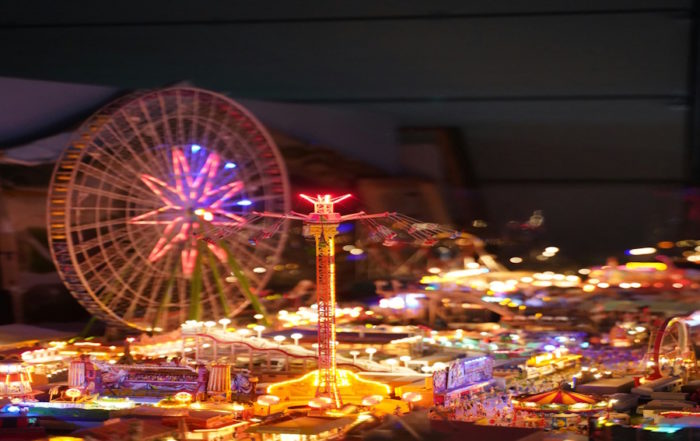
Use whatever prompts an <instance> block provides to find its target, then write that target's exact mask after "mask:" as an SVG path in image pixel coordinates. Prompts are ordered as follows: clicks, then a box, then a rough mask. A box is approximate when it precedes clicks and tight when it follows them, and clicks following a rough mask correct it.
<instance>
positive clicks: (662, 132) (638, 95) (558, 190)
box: [0, 0, 698, 256]
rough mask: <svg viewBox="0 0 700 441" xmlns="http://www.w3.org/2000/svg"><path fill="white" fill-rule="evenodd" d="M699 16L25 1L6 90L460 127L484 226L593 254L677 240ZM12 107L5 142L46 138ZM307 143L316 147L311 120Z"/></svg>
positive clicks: (8, 27)
mask: <svg viewBox="0 0 700 441" xmlns="http://www.w3.org/2000/svg"><path fill="white" fill-rule="evenodd" d="M691 6H692V2H691V1H690V0H685V1H681V0H608V1H603V0H596V1H587V2H566V3H563V2H559V1H553V0H550V1H546V0H532V1H528V2H522V1H515V0H513V1H499V2H490V1H463V0H454V1H445V0H440V1H431V2H423V1H388V2H374V1H360V2H351V3H350V2H347V3H346V2H324V1H320V0H319V1H311V2H300V1H284V2H283V1H279V2H246V3H241V2H235V3H234V2H214V1H201V2H193V1H165V0H162V1H150V2H136V1H132V0H127V1H122V2H118V3H111V2H110V3H95V2H87V1H75V2H71V4H70V7H68V6H67V5H65V4H59V3H56V2H51V1H39V0H29V1H23V2H13V3H11V4H8V3H5V4H3V8H4V11H3V12H2V13H0V53H2V54H3V59H2V62H0V76H7V77H20V78H38V79H43V80H51V81H63V82H72V83H83V84H94V85H102V86H109V87H110V88H113V89H105V91H104V95H106V96H108V95H109V94H110V93H111V92H109V91H113V90H121V89H134V88H144V87H159V86H163V85H166V84H172V83H176V82H179V81H190V82H192V83H193V84H195V85H197V86H200V87H206V88H211V89H213V90H217V91H221V92H225V93H228V94H229V95H230V96H233V97H238V98H249V99H255V100H269V101H275V102H282V103H297V104H305V105H309V106H315V107H317V108H318V109H319V110H318V112H321V113H322V112H324V109H328V108H331V109H334V110H335V111H351V112H354V113H356V114H364V115H367V116H366V119H367V120H372V119H373V116H372V115H377V118H384V119H385V120H386V121H389V123H390V124H389V125H391V124H393V126H394V127H389V126H387V128H386V130H387V131H392V130H398V129H399V128H400V127H416V126H418V127H419V126H432V127H453V128H456V129H457V130H459V131H460V133H461V134H462V136H463V140H464V144H463V146H462V147H463V148H464V151H465V153H466V158H467V160H468V163H469V165H470V174H471V175H472V176H470V178H472V179H471V182H474V183H475V185H476V188H477V190H478V192H479V194H480V195H481V197H482V198H483V200H484V204H485V212H486V215H487V216H488V217H490V218H491V219H493V220H494V222H496V223H497V224H499V225H504V224H505V222H507V221H508V220H511V219H520V220H522V219H526V218H527V217H528V216H529V215H530V214H531V213H532V211H533V210H534V209H542V210H544V212H545V216H546V218H547V225H548V234H549V235H550V238H551V239H552V241H554V242H556V244H557V245H560V246H561V247H562V248H563V250H564V251H566V249H567V248H568V249H569V250H571V253H572V254H574V255H580V256H593V255H596V256H598V255H604V254H606V253H608V252H612V251H613V250H618V249H621V248H624V247H628V246H636V245H645V244H649V243H651V242H653V241H657V240H661V239H672V240H673V239H679V238H682V235H683V234H684V231H683V229H684V226H683V225H684V219H685V218H686V216H685V210H686V208H687V207H686V201H685V199H684V198H685V196H686V195H687V194H688V193H687V192H686V191H685V189H686V188H687V187H688V186H690V185H691V184H692V183H693V182H694V181H695V180H696V179H695V178H697V176H695V175H697V173H696V174H695V175H694V174H693V172H692V169H691V167H690V165H689V164H690V160H691V159H693V158H696V157H697V156H698V155H697V153H696V152H697V151H698V149H697V148H695V147H694V145H696V144H697V142H696V140H695V138H696V137H695V135H694V133H695V130H694V126H695V124H696V123H695V114H696V112H695V101H696V98H697V94H696V90H695V89H696V87H695V81H694V78H695V77H696V66H695V63H696V59H697V57H695V56H694V55H693V54H694V52H695V50H696V49H697V44H696V41H697V35H696V32H695V18H694V17H695V16H694V15H693V13H692V10H691ZM94 92H95V94H96V96H95V97H94V98H95V99H96V100H99V99H103V98H106V96H105V97H102V98H100V93H102V92H101V91H100V90H99V89H96V90H95V91H94ZM15 100H22V98H21V97H19V98H17V97H16V98H15ZM4 101H5V102H4V105H3V103H0V111H1V112H2V113H0V128H3V127H4V129H3V131H4V132H3V133H0V141H2V139H5V140H7V139H23V140H24V139H28V138H31V137H32V134H33V133H36V132H35V130H36V128H29V126H28V127H27V129H28V130H27V132H29V133H26V134H25V133H21V132H22V130H21V129H22V127H16V125H14V124H13V125H10V124H4V125H3V124H2V123H3V121H5V122H6V121H7V119H9V116H10V115H11V114H12V113H13V112H14V111H15V109H16V108H17V105H16V104H15V103H11V104H10V105H8V100H7V98H5V100H4ZM32 102H39V103H40V102H41V100H40V99H39V100H36V99H35V100H33V101H32ZM44 103H45V108H43V110H42V112H43V113H42V114H43V115H45V117H46V118H47V121H48V119H51V120H52V121H54V122H55V121H56V120H59V121H60V118H56V117H55V115H56V114H60V113H62V109H61V107H60V106H56V105H55V102H54V101H52V99H51V98H50V97H46V99H45V100H44ZM78 107H79V106H78ZM30 111H31V109H30ZM75 112H77V113H75V114H72V115H70V116H71V117H75V116H79V111H78V110H75ZM361 121H362V118H358V119H356V120H355V121H354V122H353V124H357V125H358V126H360V125H361ZM47 124H48V123H47ZM10 126H11V131H12V133H9V131H10V129H8V127H10ZM304 130H306V131H307V134H308V136H309V137H313V136H314V134H313V133H312V132H313V124H312V123H311V121H309V123H308V128H306V126H305V128H304ZM353 130H355V131H357V130H361V127H360V128H358V129H355V127H354V126H353ZM372 130H375V131H380V130H382V129H381V128H380V127H379V126H375V127H373V129H372ZM378 136H379V135H378ZM349 144H350V145H351V144H352V143H349ZM346 148H351V147H346ZM357 149H358V151H361V150H362V149H363V146H360V145H358V146H357ZM373 154H375V155H377V156H378V157H381V156H382V155H387V157H393V155H395V154H396V152H395V151H386V152H384V151H382V149H375V150H373ZM397 161H398V160H397Z"/></svg>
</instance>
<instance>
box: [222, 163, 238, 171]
mask: <svg viewBox="0 0 700 441" xmlns="http://www.w3.org/2000/svg"><path fill="white" fill-rule="evenodd" d="M224 168H228V169H232V168H236V164H234V163H233V162H227V163H226V165H224Z"/></svg>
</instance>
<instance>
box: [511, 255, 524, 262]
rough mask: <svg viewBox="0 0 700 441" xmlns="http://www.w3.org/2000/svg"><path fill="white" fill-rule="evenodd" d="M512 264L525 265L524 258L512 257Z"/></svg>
mask: <svg viewBox="0 0 700 441" xmlns="http://www.w3.org/2000/svg"><path fill="white" fill-rule="evenodd" d="M510 263H523V258H522V257H517V256H515V257H511V258H510Z"/></svg>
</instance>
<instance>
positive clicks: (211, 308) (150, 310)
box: [48, 88, 289, 331]
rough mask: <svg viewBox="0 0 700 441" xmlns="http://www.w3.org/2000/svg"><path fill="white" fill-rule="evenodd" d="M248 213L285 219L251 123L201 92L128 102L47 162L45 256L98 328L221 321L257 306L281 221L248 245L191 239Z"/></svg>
mask: <svg viewBox="0 0 700 441" xmlns="http://www.w3.org/2000/svg"><path fill="white" fill-rule="evenodd" d="M253 210H260V211H263V210H265V211H281V212H285V211H287V210H289V184H288V180H287V174H286V170H285V167H284V164H283V162H282V159H281V156H280V154H279V152H278V150H277V148H276V146H275V144H274V142H273V140H272V139H271V137H270V135H269V134H268V133H267V132H266V130H265V129H264V128H263V126H262V125H261V124H260V123H259V122H258V121H257V120H256V119H255V117H253V116H252V115H251V114H250V113H249V112H248V111H247V110H246V109H245V108H243V107H242V106H241V105H239V104H237V103H236V102H234V101H232V100H230V99H228V98H226V97H223V96H221V95H218V94H214V93H212V92H209V91H205V90H201V89H195V88H168V89H163V90H157V91H151V92H145V93H138V94H134V95H130V96H127V97H125V98H122V99H119V100H117V101H115V102H113V103H111V104H109V105H108V106H106V107H105V108H103V109H101V110H100V111H98V112H97V113H96V114H95V115H93V116H92V117H91V118H90V119H89V120H88V121H87V122H85V123H84V124H83V125H82V126H81V127H80V129H79V130H78V131H77V132H76V134H75V135H74V137H73V139H72V141H71V143H70V145H69V146H68V148H67V149H66V150H65V151H64V153H63V155H62V157H61V158H60V159H59V161H58V163H57V164H56V167H55V169H54V174H53V177H52V180H51V186H50V189H49V198H48V224H49V225H48V227H49V242H50V246H51V253H52V256H53V259H54V262H55V264H56V267H57V268H58V272H59V274H60V276H61V278H62V279H63V281H64V283H65V284H66V286H67V287H68V289H69V290H70V291H71V293H72V294H73V296H74V297H75V298H76V299H77V300H78V301H79V302H80V303H81V304H82V305H83V306H84V307H85V308H86V309H87V310H88V311H89V312H91V313H92V314H94V315H95V316H97V317H98V318H100V319H102V320H104V321H105V322H107V323H109V324H112V325H118V326H129V327H133V328H138V329H141V330H156V331H158V330H161V329H162V330H167V329H173V328H175V327H177V326H178V325H179V324H180V323H182V322H184V321H185V320H188V319H196V320H207V319H219V318H224V317H232V316H235V315H236V314H238V313H240V312H241V311H242V310H244V309H246V308H247V307H249V306H252V307H253V308H254V309H259V308H260V304H259V302H258V298H257V295H256V293H257V292H258V291H259V290H260V289H261V288H262V287H263V286H264V285H265V283H266V282H267V281H268V279H269V277H270V274H271V271H268V269H269V267H270V266H271V265H273V264H274V263H275V261H276V260H277V259H278V257H279V255H280V253H281V251H282V247H283V245H284V242H285V240H286V224H285V225H282V226H281V231H282V234H281V235H276V236H275V237H274V238H273V239H272V240H271V241H265V243H260V244H257V245H256V246H255V247H253V246H251V245H250V244H249V243H248V241H247V240H246V239H245V236H244V235H245V234H248V233H246V232H242V233H241V234H240V236H236V237H233V238H228V240H227V241H226V242H225V243H224V242H217V241H211V240H210V241H202V240H198V236H199V235H201V234H204V232H205V230H210V229H215V228H227V229H229V228H232V229H237V228H240V227H242V226H243V223H244V219H243V217H244V216H245V215H246V214H248V213H250V212H251V211H253ZM267 227H269V226H267V225H265V224H264V223H263V224H256V225H255V226H252V225H250V226H249V225H245V228H255V229H260V230H262V229H264V228H267ZM278 227H280V226H275V228H278Z"/></svg>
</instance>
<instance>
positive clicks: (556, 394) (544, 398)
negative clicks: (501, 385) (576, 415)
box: [516, 389, 597, 406]
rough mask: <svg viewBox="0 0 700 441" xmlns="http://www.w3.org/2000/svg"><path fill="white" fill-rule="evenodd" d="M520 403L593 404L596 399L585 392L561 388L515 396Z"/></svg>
mask: <svg viewBox="0 0 700 441" xmlns="http://www.w3.org/2000/svg"><path fill="white" fill-rule="evenodd" d="M516 399H517V400H518V401H519V402H521V403H535V404H537V405H539V406H542V405H545V404H563V405H567V406H569V405H572V404H577V403H584V404H594V403H596V402H597V400H596V399H595V398H594V397H592V396H590V395H585V394H580V393H577V392H569V391H565V390H561V389H555V390H550V391H547V392H541V393H538V394H533V395H525V396H521V397H517V398H516Z"/></svg>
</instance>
